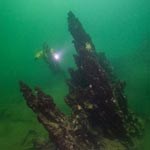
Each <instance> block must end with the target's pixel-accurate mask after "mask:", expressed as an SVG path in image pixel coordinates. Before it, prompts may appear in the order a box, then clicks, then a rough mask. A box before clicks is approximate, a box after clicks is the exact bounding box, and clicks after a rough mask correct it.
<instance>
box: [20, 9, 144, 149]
mask: <svg viewBox="0 0 150 150" xmlns="http://www.w3.org/2000/svg"><path fill="white" fill-rule="evenodd" d="M68 26H69V31H70V33H71V34H72V37H73V43H74V47H75V49H76V52H77V54H76V55H74V60H75V63H76V65H77V69H75V70H74V69H72V68H70V69H69V72H70V79H68V81H67V84H68V86H69V93H68V95H67V96H66V97H65V101H66V103H67V104H68V105H69V106H70V107H71V109H72V115H71V116H69V117H68V116H65V115H64V114H63V113H62V112H61V111H60V110H59V109H58V108H57V107H56V105H55V103H54V101H53V98H52V97H51V96H49V95H47V94H45V93H44V92H42V90H41V89H39V88H36V89H35V90H32V89H31V88H30V87H29V86H27V85H26V84H25V83H23V82H20V89H21V92H22V93H23V96H24V98H25V100H26V102H27V105H28V106H29V107H30V108H31V109H32V110H33V111H34V112H35V113H36V114H37V117H38V120H39V122H40V123H42V124H43V126H44V127H45V129H46V130H47V131H48V133H49V136H50V138H51V139H52V140H53V142H54V143H55V144H56V146H57V147H58V149H60V150H84V149H86V150H92V149H93V150H100V149H101V148H102V147H103V146H102V145H103V143H102V140H101V139H102V137H107V138H112V139H118V140H119V141H120V142H121V143H123V144H124V145H125V146H126V147H128V146H129V145H130V144H133V142H132V139H133V137H137V136H138V135H141V131H142V126H141V124H140V120H139V119H138V117H136V116H135V115H134V114H133V113H131V112H130V111H129V110H128V105H127V99H126V97H125V96H124V86H125V83H124V82H121V81H119V80H117V79H116V78H115V77H114V75H113V70H112V68H111V65H110V63H109V62H108V60H107V58H106V56H105V55H104V53H102V52H100V53H97V52H96V49H95V46H94V44H93V42H92V39H91V37H90V36H89V35H88V34H87V33H86V32H85V30H84V28H83V26H82V24H81V23H80V21H79V20H78V18H76V17H75V15H74V14H73V13H72V12H69V13H68Z"/></svg>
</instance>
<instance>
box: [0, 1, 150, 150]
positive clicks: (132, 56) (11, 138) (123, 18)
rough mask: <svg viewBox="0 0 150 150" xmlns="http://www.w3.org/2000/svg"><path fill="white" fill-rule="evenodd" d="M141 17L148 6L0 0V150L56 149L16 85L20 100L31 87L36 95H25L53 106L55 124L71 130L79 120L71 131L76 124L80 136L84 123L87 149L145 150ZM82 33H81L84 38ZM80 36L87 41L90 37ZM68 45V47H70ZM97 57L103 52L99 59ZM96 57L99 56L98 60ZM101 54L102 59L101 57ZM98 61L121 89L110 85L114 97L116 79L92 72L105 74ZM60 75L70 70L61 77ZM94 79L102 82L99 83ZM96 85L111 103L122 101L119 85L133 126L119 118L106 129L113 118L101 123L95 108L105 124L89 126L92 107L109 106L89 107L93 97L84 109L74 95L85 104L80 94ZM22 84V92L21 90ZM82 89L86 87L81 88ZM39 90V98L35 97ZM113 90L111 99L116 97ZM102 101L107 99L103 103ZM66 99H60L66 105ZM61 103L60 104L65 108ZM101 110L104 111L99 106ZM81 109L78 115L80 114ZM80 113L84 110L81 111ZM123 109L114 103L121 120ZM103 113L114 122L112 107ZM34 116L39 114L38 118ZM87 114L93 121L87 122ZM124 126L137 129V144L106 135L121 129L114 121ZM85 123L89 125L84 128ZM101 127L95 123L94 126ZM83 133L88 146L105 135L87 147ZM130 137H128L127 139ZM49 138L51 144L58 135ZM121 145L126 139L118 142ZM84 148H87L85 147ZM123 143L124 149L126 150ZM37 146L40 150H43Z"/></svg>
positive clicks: (146, 50) (146, 37) (148, 29)
mask: <svg viewBox="0 0 150 150" xmlns="http://www.w3.org/2000/svg"><path fill="white" fill-rule="evenodd" d="M68 12H72V13H73V14H74V15H75V18H76V17H77V18H78V21H79V22H81V24H82V26H83V30H82V28H78V27H80V25H78V21H76V19H75V18H74V17H73V16H74V15H71V14H70V16H72V17H70V18H71V19H70V20H69V19H68ZM149 14H150V1H149V0H143V1H140V0H132V1H129V0H122V1H119V0H114V1H110V0H93V1H90V0H82V1H79V0H75V1H74V0H69V1H68V0H62V1H59V0H43V1H42V0H30V1H25V0H22V1H17V0H9V1H8V0H5V1H4V0H0V53H1V58H0V149H3V150H9V149H12V150H25V149H26V150H27V149H35V150H37V149H40V150H42V148H43V149H44V150H46V148H47V149H49V147H51V149H56V146H57V144H58V147H59V146H60V145H61V144H62V143H59V142H58V143H57V140H56V139H55V140H54V143H55V144H56V145H54V144H53V143H52V142H50V141H47V140H48V136H49V135H48V134H49V132H51V130H50V131H49V130H45V128H46V129H47V125H45V124H44V123H45V120H44V119H43V117H42V119H43V120H42V119H41V120H40V119H39V120H40V122H41V123H42V124H43V125H44V126H45V128H44V127H43V125H42V124H40V123H39V121H38V119H37V118H36V114H34V112H32V111H31V109H32V110H33V111H35V110H36V111H35V112H39V110H41V108H42V109H43V108H44V107H43V106H40V108H39V106H38V107H37V105H35V101H33V102H32V106H34V107H31V105H30V104H31V103H29V102H28V99H30V98H29V97H27V96H24V97H25V99H26V101H27V103H28V105H29V107H31V109H30V108H29V107H28V106H27V104H26V101H25V99H24V97H23V96H22V93H21V92H20V87H19V86H20V85H19V82H20V81H23V82H21V87H22V88H21V91H22V92H23V94H24V95H26V94H27V95H28V94H29V93H30V92H29V91H30V90H29V89H30V88H29V87H31V88H34V87H38V88H37V90H35V91H34V92H33V93H32V94H33V95H34V94H37V93H39V95H40V96H39V97H40V98H41V99H42V100H43V97H44V98H45V99H46V100H47V99H50V100H51V98H47V95H46V94H48V95H50V96H52V97H53V102H54V103H55V104H56V106H57V107H58V110H55V108H53V107H52V113H54V112H55V113H56V114H57V115H58V118H59V119H60V118H61V117H62V118H63V121H66V122H67V123H68V125H69V126H71V127H72V123H73V124H74V122H76V121H77V122H80V123H78V124H77V125H78V126H81V128H80V131H78V132H79V133H80V134H81V133H82V131H81V129H83V127H84V125H85V124H84V123H85V122H86V124H87V126H88V123H89V126H90V127H89V128H90V129H89V128H88V127H87V131H88V138H87V141H89V143H90V146H91V148H90V149H89V150H91V149H92V148H93V147H94V148H93V149H96V148H95V145H96V146H100V147H101V148H98V149H100V150H101V149H105V150H111V149H114V150H115V149H116V150H117V149H119V150H123V149H129V150H130V149H137V150H141V149H143V150H149V149H150V143H149V139H150V19H149V18H150V15H149ZM77 29H80V30H77ZM74 31H78V33H76V32H75V33H74ZM83 31H85V32H83ZM85 33H88V35H87V34H85ZM81 35H82V36H81ZM88 36H90V38H91V39H90V38H89V37H88ZM73 40H74V41H75V43H76V44H75V43H72V41H73ZM74 44H75V45H74ZM83 45H84V46H85V47H84V46H83ZM83 47H84V48H85V50H87V53H82V52H81V51H82V48H83ZM84 48H83V49H84ZM91 50H92V53H93V50H94V56H93V54H92V55H91ZM95 51H96V54H95ZM102 52H104V53H105V55H104V54H103V53H102ZM99 53H100V55H98V54H99ZM49 54H50V55H49ZM74 55H75V56H74ZM82 55H83V56H82ZM95 55H96V56H95ZM86 56H87V57H86ZM105 56H106V58H107V60H105V59H104V58H105ZM99 57H100V58H103V59H104V61H99V60H98V58H99ZM49 60H50V61H49ZM79 60H81V61H79ZM83 60H85V61H83ZM78 61H79V62H78ZM82 61H83V62H82ZM105 61H106V62H107V61H108V62H109V63H110V64H111V69H112V71H113V73H114V74H115V76H116V78H117V80H119V81H120V83H121V84H120V83H119V84H118V85H119V90H120V91H121V92H120V91H119V90H118V87H117V86H116V85H115V84H116V83H115V82H116V81H111V78H106V76H105V75H104V76H103V75H102V72H103V71H102V72H101V73H100V74H98V73H96V71H95V70H96V67H97V68H99V67H100V68H101V67H102V70H103V69H104V70H105V71H106V72H107V71H108V70H107V67H106V68H105V65H106V64H107V63H106V64H105V63H103V62H105ZM80 63H81V64H82V63H83V64H82V65H83V66H84V65H85V68H86V69H85V70H84V69H82V67H81V68H80V67H79V64H80ZM88 63H89V64H88ZM87 64H88V65H87ZM91 64H92V65H91ZM98 64H99V65H100V66H99V65H98ZM82 65H81V66H82ZM86 65H87V66H86ZM90 65H91V68H92V67H93V68H92V69H93V70H90V69H89V68H90ZM69 68H74V69H75V70H77V69H79V71H78V72H77V73H75V72H74V71H72V70H70V69H69ZM68 69H69V70H70V71H68ZM80 69H81V70H84V76H85V78H84V77H83V78H84V79H83V78H82V76H81V75H80V76H79V74H80V73H81V72H82V71H81V70H80ZM81 74H82V73H81ZM82 75H83V74H82ZM101 76H102V78H100V77H101ZM75 77H76V78H75ZM80 77H81V78H80ZM92 77H94V78H99V80H100V79H103V80H104V81H105V80H107V82H104V83H105V84H104V85H103V83H102V82H98V81H99V80H97V82H95V80H94V79H93V78H92ZM68 79H69V80H70V82H71V85H70V84H69V83H68ZM114 80H116V79H114ZM80 81H81V82H80ZM88 81H90V83H91V81H92V83H93V82H95V84H94V85H95V87H93V85H92V83H91V84H88V83H89V82H88ZM100 81H101V80H100ZM96 83H101V84H102V86H103V88H104V90H106V89H107V90H106V93H107V92H108V91H111V92H112V95H113V98H114V97H115V98H116V99H117V100H118V99H119V100H120V99H123V100H124V98H120V97H119V96H120V95H121V96H122V86H125V90H124V93H123V96H125V97H126V98H125V99H127V103H128V107H127V109H130V110H132V111H133V112H134V115H135V116H138V119H136V117H135V116H134V115H133V117H131V118H132V119H131V120H132V121H133V122H132V121H131V120H130V121H131V122H132V123H134V124H132V123H131V122H130V121H129V119H127V118H129V117H127V118H126V119H125V115H124V116H123V117H122V116H121V117H120V118H119V119H120V121H118V120H119V119H117V121H118V122H115V123H116V124H115V125H114V126H113V125H112V126H109V125H108V124H107V123H110V122H111V121H112V120H111V119H112V118H113V117H112V116H113V115H112V116H111V115H110V116H109V117H108V116H107V115H108V114H105V115H104V116H103V114H102V113H103V111H99V110H98V111H97V110H96V111H95V112H98V113H100V114H101V117H105V118H107V117H108V118H107V119H106V120H105V119H104V118H103V119H104V120H103V121H102V120H101V119H100V120H99V121H97V120H96V118H97V117H100V116H98V115H97V116H95V118H94V117H93V116H94V115H93V114H95V112H94V111H93V112H94V113H93V112H92V111H91V110H90V109H94V108H95V109H97V108H100V109H101V110H103V109H104V112H105V110H108V109H109V110H110V107H111V108H116V105H115V106H114V105H111V103H110V105H108V106H106V107H105V108H104V107H102V104H100V103H97V102H96V99H94V100H95V101H94V102H91V103H92V105H91V103H90V104H89V101H88V102H87V101H85V99H82V98H83V97H81V95H80V94H81V93H84V92H85V93H84V94H86V96H85V95H84V94H83V95H84V98H87V99H88V98H89V97H90V98H91V95H92V93H91V95H90V94H89V95H88V94H87V93H89V92H87V91H88V88H94V89H93V91H92V92H93V93H94V92H95V93H96V92H98V90H97V89H98V88H97V87H96ZM26 84H27V85H28V86H29V87H28V86H26ZM68 84H69V86H68ZM87 84H88V88H87V87H86V86H87ZM110 85H111V86H110ZM114 85H115V86H114ZM72 86H73V87H78V86H79V87H82V88H81V89H80V91H78V90H79V89H78V88H77V89H78V90H75V89H74V88H72ZM109 86H110V87H109ZM113 86H114V87H113ZM106 87H107V88H106ZM108 87H109V88H108ZM28 88H29V89H28ZM39 88H40V89H41V90H42V91H43V92H44V93H41V91H40V90H39ZM84 88H85V89H86V88H87V89H86V90H87V91H84V92H83V89H84ZM108 89H109V90H108ZM28 90H29V91H28ZM96 90H97V91H96ZM117 90H118V93H119V94H118V93H117ZM26 91H28V92H29V93H28V92H26ZM100 91H101V90H100ZM114 91H115V92H116V93H117V94H116V93H115V92H114ZM78 92H79V93H80V94H79V95H80V96H79V95H76V94H75V93H78ZM111 92H110V93H111ZM45 93H46V94H45ZM104 93H105V92H104ZM114 93H115V94H114ZM120 93H121V94H120ZM30 94H31V93H30ZM83 95H82V96H83ZM104 95H105V94H104ZM104 95H103V96H102V95H98V96H99V97H100V98H101V99H103V98H104V99H105V98H106V97H107V96H106V95H105V96H104ZM110 95H111V94H110ZM110 95H109V96H110ZM73 96H74V97H73ZM98 96H97V97H98ZM109 96H108V97H107V98H108V99H109ZM39 97H38V98H39ZM66 97H67V98H68V100H66V99H67V98H66ZM32 98H33V97H32ZM38 98H37V99H38ZM40 98H39V99H40ZM75 98H77V99H79V100H80V101H79V102H77V104H76V105H75V104H72V103H71V101H70V100H71V99H75ZM64 99H65V101H67V104H68V105H67V104H66V102H65V101H64ZM33 100H34V98H33ZM105 100H106V99H105ZM113 100H114V99H113ZM113 100H112V101H113ZM43 103H44V102H43ZM94 103H95V105H94ZM33 104H34V105H33ZM74 105H75V107H74ZM47 106H49V104H47ZM52 106H53V103H52ZM103 106H105V105H104V104H103ZM76 107H77V109H76ZM82 107H83V108H84V111H85V112H82ZM86 107H87V108H88V109H86ZM125 108H126V104H125V103H121V104H120V103H119V108H118V105H117V110H120V111H122V112H123V113H124V114H128V113H127V112H126V109H125ZM46 109H47V108H46ZM59 110H61V111H62V112H63V113H64V114H63V115H62V114H61V113H60V112H59ZM74 111H75V116H77V115H79V116H80V117H79V118H80V119H79V120H78V119H77V120H76V119H75V118H74V117H72V118H71V120H69V119H66V118H67V117H68V116H70V114H72V112H74ZM81 112H82V113H81ZM111 112H112V113H114V114H115V115H116V116H117V115H118V114H117V111H116V109H112V110H111ZM42 113H43V114H45V112H42ZM76 113H77V114H76ZM78 113H79V114H78ZM84 113H85V114H84ZM56 114H55V115H56ZM81 114H83V115H81ZM131 114H132V113H131ZM55 115H54V116H55ZM57 115H56V117H55V118H53V117H54V116H52V119H53V120H55V119H56V118H57ZM81 116H82V117H83V118H82V117H81ZM91 116H92V118H93V120H91V119H90V117H91ZM118 116H119V115H118ZM118 116H117V117H118ZM127 116H128V115H127ZM129 116H130V113H129ZM131 116H132V115H131ZM50 117H51V116H50ZM111 117H112V118H111ZM134 117H135V118H134ZM39 118H40V117H39ZM62 118H61V119H62ZM87 118H88V119H87ZM59 119H58V120H59ZM61 119H60V120H61ZM94 119H95V120H94ZM60 120H59V121H60ZM124 120H126V121H127V120H128V121H129V123H127V124H126V126H127V127H129V130H131V129H134V127H135V129H136V130H140V128H142V129H141V130H140V131H139V132H140V136H139V137H138V138H137V137H134V138H135V139H134V140H133V141H134V142H132V141H130V140H129V139H130V138H128V136H122V135H119V133H117V132H115V130H114V127H115V128H116V126H117V125H118V126H119V127H117V128H118V131H119V129H120V128H121V129H123V130H124V124H123V123H120V122H122V121H124ZM135 120H136V121H135ZM137 120H138V121H137ZM61 121H62V120H61ZM63 121H62V122H63ZM83 121H85V122H83ZM90 121H91V124H92V125H91V124H90ZM113 121H114V120H113ZM87 122H88V123H87ZM94 122H96V125H98V124H100V125H99V126H101V129H100V130H102V131H99V130H97V127H96V129H95V126H96V125H95V124H94ZM102 122H103V125H101V123H102ZM139 122H140V123H139ZM57 123H58V122H57ZM117 123H118V124H117ZM62 124H63V123H62ZM131 124H132V125H131ZM135 124H136V125H137V126H136V125H135ZM139 124H140V125H139ZM141 124H142V125H141ZM58 125H59V123H58ZM65 125H66V124H65ZM77 125H76V124H75V125H74V126H75V127H74V128H76V127H77ZM107 125H108V126H107ZM93 126H94V127H93ZM131 126H132V127H131ZM71 127H70V128H71ZM74 128H73V129H72V128H71V129H72V130H71V129H70V130H71V131H72V132H75V134H77V133H76V131H75V129H74ZM64 130H67V132H68V135H69V136H71V137H72V138H73V139H76V140H77V141H78V140H81V141H82V139H86V138H85V137H86V136H87V135H85V133H86V132H87V131H84V132H83V133H82V134H81V135H82V136H83V137H84V136H85V137H84V138H83V137H80V136H76V137H73V136H72V135H71V134H69V130H68V128H65V129H64ZM93 130H94V131H93ZM121 131H122V130H121ZM125 132H126V131H125ZM129 132H130V131H129ZM123 133H124V132H123ZM130 133H131V132H130ZM89 134H90V136H91V137H92V136H93V135H94V137H95V139H96V140H95V141H97V139H99V138H101V137H99V134H100V135H105V136H104V137H105V138H104V139H103V138H102V139H103V140H102V141H101V142H100V144H99V143H98V142H97V143H96V144H93V143H94V142H93V141H94V139H93V141H91V139H90V138H89V137H90V136H89ZM68 135H67V136H68ZM106 135H107V136H106ZM131 135H132V136H133V134H131ZM97 136H98V137H97ZM134 136H135V135H134ZM136 136H137V135H136ZM52 137H53V136H52ZM54 137H55V136H54ZM56 137H57V138H58V136H56ZM60 137H61V136H59V138H60ZM117 137H119V140H120V141H121V142H116V141H117V140H112V138H114V139H117ZM59 138H58V139H59ZM80 138H81V139H80ZM124 139H126V141H125V140H124ZM52 141H53V139H52ZM87 141H84V140H83V143H82V142H81V143H80V144H79V145H81V147H80V148H79V147H77V148H74V149H73V147H72V145H70V148H68V145H67V148H68V149H66V148H65V146H64V149H63V148H62V150H65V149H66V150H77V149H83V148H84V149H85V148H86V146H87V145H88V144H89V143H88V142H87ZM114 141H115V142H114ZM47 142H48V144H47ZM86 142H87V145H86V144H85V143H86ZM43 143H44V146H43V147H42V146H41V145H42V144H43ZM49 143H50V144H49ZM64 143H65V142H64ZM133 143H134V144H133ZM46 144H47V145H46ZM67 144H68V143H67ZM84 144H85V145H86V146H85V145H84ZM92 144H93V145H92ZM128 144H129V145H130V146H129V147H128V146H127V145H128ZM45 145H46V146H47V147H45ZM102 145H108V147H107V146H106V147H105V146H104V147H103V146H102ZM131 145H132V146H131ZM133 145H134V146H133ZM88 146H89V145H88ZM59 148H60V147H59ZM60 150H61V148H60ZM96 150H97V149H96Z"/></svg>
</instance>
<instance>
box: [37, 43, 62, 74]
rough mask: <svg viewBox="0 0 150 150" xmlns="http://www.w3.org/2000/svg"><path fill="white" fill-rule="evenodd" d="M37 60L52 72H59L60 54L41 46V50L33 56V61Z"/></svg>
mask: <svg viewBox="0 0 150 150" xmlns="http://www.w3.org/2000/svg"><path fill="white" fill-rule="evenodd" d="M38 59H43V60H44V61H45V62H46V63H47V64H48V65H49V68H50V69H51V70H52V71H54V72H57V71H60V70H61V69H60V65H59V60H60V53H59V52H58V51H56V50H54V49H53V48H49V46H48V45H47V44H43V49H42V50H40V51H38V52H37V53H36V54H35V60H38Z"/></svg>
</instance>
